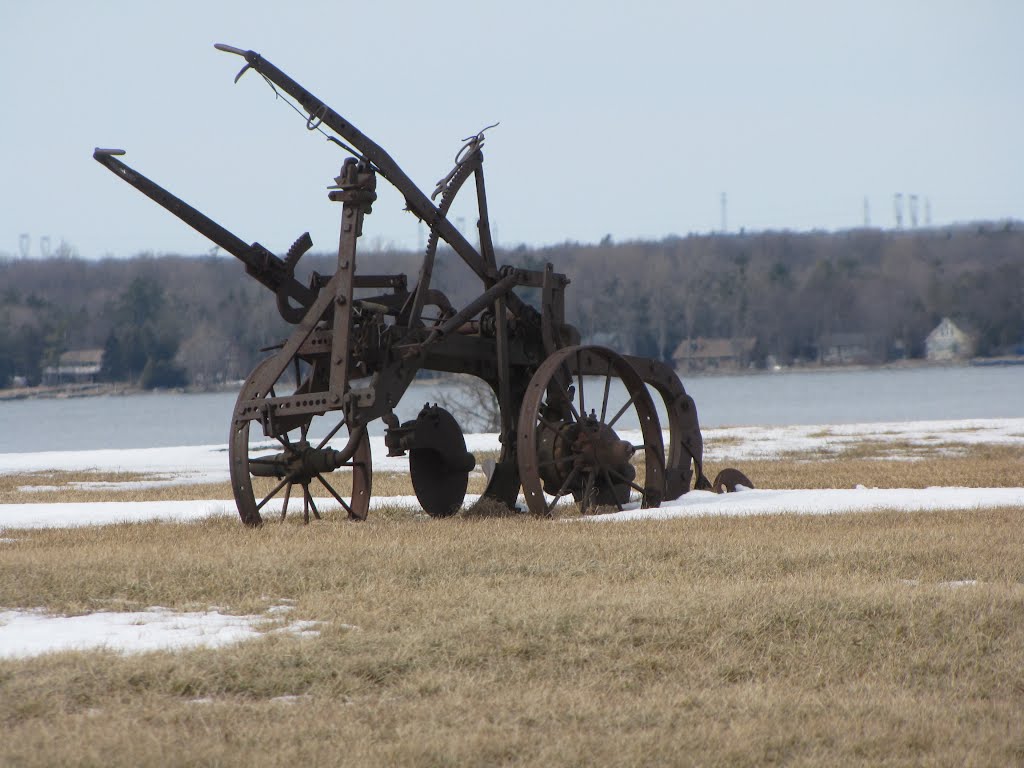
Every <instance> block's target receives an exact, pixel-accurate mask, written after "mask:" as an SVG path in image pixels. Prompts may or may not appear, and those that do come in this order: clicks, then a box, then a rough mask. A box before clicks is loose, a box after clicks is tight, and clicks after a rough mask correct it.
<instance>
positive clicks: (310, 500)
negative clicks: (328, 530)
mask: <svg viewBox="0 0 1024 768" xmlns="http://www.w3.org/2000/svg"><path fill="white" fill-rule="evenodd" d="M309 508H310V509H312V510H313V517H315V518H316V519H317V520H321V519H322V518H321V517H320V513H319V512H317V511H316V504H314V503H313V493H312V492H310V494H309Z"/></svg>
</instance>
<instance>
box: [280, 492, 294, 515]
mask: <svg viewBox="0 0 1024 768" xmlns="http://www.w3.org/2000/svg"><path fill="white" fill-rule="evenodd" d="M291 495H292V483H288V487H287V488H285V489H284V504H282V505H281V519H282V520H284V518H285V515H287V514H288V499H289V498H291Z"/></svg>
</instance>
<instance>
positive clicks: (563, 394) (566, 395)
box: [554, 383, 580, 422]
mask: <svg viewBox="0 0 1024 768" xmlns="http://www.w3.org/2000/svg"><path fill="white" fill-rule="evenodd" d="M554 390H555V392H557V393H558V396H559V397H561V398H562V400H563V401H564V402H565V404H566V405H568V406H569V410H570V411H571V412H572V417H573V419H574V420H575V421H576V422H579V420H580V414H579V413H578V412H577V410H576V406H575V405H573V402H572V398H571V397H569V393H568V392H566V391H565V390H564V389H562V387H561V386H560V385H559V384H557V383H556V384H555V387H554Z"/></svg>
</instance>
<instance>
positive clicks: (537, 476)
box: [517, 346, 665, 516]
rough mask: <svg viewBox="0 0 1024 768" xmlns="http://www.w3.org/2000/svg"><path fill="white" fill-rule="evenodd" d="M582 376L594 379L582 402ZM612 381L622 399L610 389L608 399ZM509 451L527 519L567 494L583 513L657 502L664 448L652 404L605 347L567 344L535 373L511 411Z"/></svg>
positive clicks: (544, 512) (548, 510)
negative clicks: (513, 433)
mask: <svg viewBox="0 0 1024 768" xmlns="http://www.w3.org/2000/svg"><path fill="white" fill-rule="evenodd" d="M584 376H591V377H596V382H593V383H596V384H597V387H596V388H595V387H592V388H591V390H590V396H589V397H588V396H587V393H585V392H584V386H583V385H584V378H583V377H584ZM616 379H617V380H619V381H620V382H621V383H622V385H623V388H624V390H625V394H623V393H622V392H621V391H619V388H618V387H616V388H615V389H616V393H615V394H613V392H612V384H613V383H614V381H615V380H616ZM595 394H596V397H594V395H595ZM624 425H625V428H624ZM627 429H628V431H627ZM638 434H639V439H637V435H638ZM517 448H518V454H519V473H520V477H521V479H522V483H523V494H524V496H525V497H526V505H527V507H528V508H529V510H530V512H532V513H533V514H535V515H545V516H550V515H551V514H552V512H553V511H554V509H555V506H556V505H557V504H558V503H559V501H560V500H562V499H563V498H565V497H566V496H569V495H572V497H573V499H575V501H576V503H577V504H578V505H579V509H580V511H581V512H582V513H583V514H590V513H594V512H596V511H599V510H601V509H607V508H615V509H620V510H621V509H623V508H624V506H625V505H626V504H629V503H633V502H635V501H639V502H640V505H641V506H643V507H656V506H658V505H659V504H660V503H661V499H662V495H663V491H664V483H665V479H664V476H665V447H664V443H663V441H662V434H661V426H660V423H659V421H658V414H657V411H656V410H655V407H654V401H653V400H652V399H651V396H650V393H649V392H648V391H647V388H646V387H645V386H644V383H643V381H642V380H641V379H640V376H639V375H638V374H637V372H636V371H635V370H634V369H633V367H632V366H630V364H629V363H628V362H627V361H626V360H624V359H623V358H622V357H621V356H620V355H617V354H616V353H615V352H613V351H612V350H610V349H606V348H605V347H594V346H580V347H567V348H565V349H562V350H559V351H558V352H556V353H555V354H553V355H551V356H550V357H549V358H548V359H547V360H545V361H544V363H543V364H542V365H541V366H540V368H538V369H537V372H536V373H535V374H534V376H533V378H532V379H531V380H530V384H529V387H528V388H527V392H526V396H525V397H524V398H523V404H522V407H521V410H520V413H519V425H518V438H517Z"/></svg>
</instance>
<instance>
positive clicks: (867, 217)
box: [864, 195, 871, 229]
mask: <svg viewBox="0 0 1024 768" xmlns="http://www.w3.org/2000/svg"><path fill="white" fill-rule="evenodd" d="M870 228H871V206H870V204H869V203H868V196H867V195H864V229H870Z"/></svg>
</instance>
